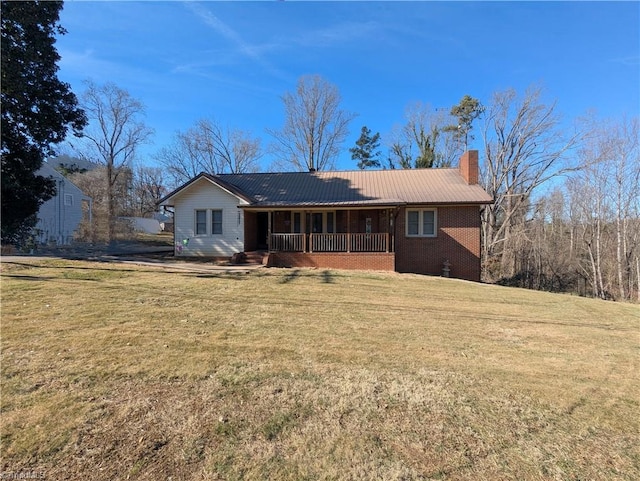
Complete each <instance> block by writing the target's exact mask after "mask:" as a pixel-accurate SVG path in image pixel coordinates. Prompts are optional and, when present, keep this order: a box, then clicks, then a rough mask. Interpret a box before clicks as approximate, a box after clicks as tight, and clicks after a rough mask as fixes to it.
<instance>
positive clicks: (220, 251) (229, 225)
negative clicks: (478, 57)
mask: <svg viewBox="0 0 640 481" xmlns="http://www.w3.org/2000/svg"><path fill="white" fill-rule="evenodd" d="M188 184H189V185H190V188H189V189H184V190H183V189H179V191H176V192H175V193H174V195H171V194H170V195H169V196H168V197H167V198H165V199H168V198H171V200H172V201H173V203H174V205H175V206H176V208H175V214H174V219H175V231H174V232H175V234H174V238H175V242H176V254H177V255H183V256H212V257H229V256H232V255H233V254H235V253H236V252H242V251H243V250H244V212H243V211H242V209H239V208H238V206H241V205H249V199H247V198H245V197H244V196H242V195H239V194H238V193H236V192H234V190H233V187H232V186H228V187H229V189H226V188H225V187H224V186H223V185H221V183H220V182H219V181H218V182H212V181H211V180H210V179H209V178H207V177H197V178H195V179H192V181H191V182H190V183H188Z"/></svg>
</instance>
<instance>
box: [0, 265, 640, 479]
mask: <svg viewBox="0 0 640 481" xmlns="http://www.w3.org/2000/svg"><path fill="white" fill-rule="evenodd" d="M328 280H329V281H330V282H328ZM364 299H366V300H364ZM639 322H640V309H639V308H638V306H634V305H622V304H615V303H608V302H602V301H595V300H590V299H582V298H576V297H571V296H561V295H552V294H545V293H538V292H530V291H523V290H517V289H510V288H503V287H496V286H487V285H481V284H473V283H468V282H461V281H455V280H449V279H437V278H428V277H421V276H413V275H398V274H382V273H353V272H343V271H322V270H304V269H301V270H279V269H266V270H265V269H262V270H258V271H252V272H249V273H242V274H231V273H230V274H225V273H217V274H216V275H215V276H208V277H201V276H199V275H198V274H194V273H189V272H165V271H163V270H162V269H160V268H153V267H147V266H145V267H140V266H131V265H119V264H97V263H87V262H74V261H39V262H33V263H30V262H29V261H25V262H21V263H20V264H9V263H3V264H2V336H1V337H2V339H1V342H2V358H1V361H2V365H1V367H2V399H1V406H0V407H1V417H2V419H1V420H2V428H1V434H2V436H1V449H2V472H3V473H44V475H45V476H46V479H61V480H62V479H83V478H86V479H96V480H112V479H139V480H157V479H168V478H169V477H171V479H173V480H196V479H225V480H233V479H296V480H297V479H314V480H315V479H327V480H328V479H398V480H399V479H454V480H455V479H461V480H462V479H480V480H494V479H594V480H598V479H602V480H605V479H629V480H631V479H637V478H638V477H640V451H639V449H638V443H637V436H638V430H639V424H638V420H637V417H638V416H637V414H638V399H639V398H640V396H639V394H640V386H639V384H640V383H639V382H638V376H637V372H638V371H637V368H638V362H637V361H638V327H639V326H638V324H639Z"/></svg>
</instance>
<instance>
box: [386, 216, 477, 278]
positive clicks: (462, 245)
mask: <svg viewBox="0 0 640 481" xmlns="http://www.w3.org/2000/svg"><path fill="white" fill-rule="evenodd" d="M416 208H419V207H416ZM405 224H406V211H405V209H404V208H402V209H400V211H399V213H398V216H397V217H396V224H395V226H396V229H395V231H396V238H395V246H396V265H395V269H396V271H398V272H413V273H416V274H430V275H437V276H440V275H442V268H443V263H444V262H445V261H446V260H449V262H450V263H451V266H450V277H455V278H458V279H467V280H470V281H480V208H479V207H478V206H460V207H458V206H451V207H437V226H438V230H437V236H436V237H407V236H406V234H405V233H406V226H405Z"/></svg>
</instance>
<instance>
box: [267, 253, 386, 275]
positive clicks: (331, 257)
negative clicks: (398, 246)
mask: <svg viewBox="0 0 640 481" xmlns="http://www.w3.org/2000/svg"><path fill="white" fill-rule="evenodd" d="M268 265H269V266H270V267H322V268H326V269H353V270H374V271H393V270H394V267H395V255H394V254H393V253H386V252H375V253H373V252H357V253H356V252H352V253H346V252H336V253H330V252H314V253H309V252H272V253H271V254H269V264H268Z"/></svg>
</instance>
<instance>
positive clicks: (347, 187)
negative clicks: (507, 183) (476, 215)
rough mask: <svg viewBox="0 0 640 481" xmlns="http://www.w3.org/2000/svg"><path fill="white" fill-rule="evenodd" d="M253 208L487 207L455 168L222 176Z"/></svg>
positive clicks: (483, 195)
mask: <svg viewBox="0 0 640 481" xmlns="http://www.w3.org/2000/svg"><path fill="white" fill-rule="evenodd" d="M219 177H220V179H221V180H223V181H224V182H226V183H228V184H231V185H233V186H235V187H236V188H237V189H238V190H239V191H241V192H244V193H245V194H246V195H247V196H249V197H251V198H253V199H254V200H255V202H254V203H253V205H256V206H259V205H261V206H269V205H274V206H277V205H287V206H296V205H300V206H312V205H367V204H370V205H382V204H390V205H397V204H400V203H407V204H443V203H445V204H461V203H476V204H482V203H490V202H492V199H491V197H490V196H489V195H488V194H487V193H486V192H485V191H484V190H483V189H482V187H480V186H479V185H468V184H467V183H466V182H465V181H464V179H463V178H462V176H461V175H460V173H459V172H458V169H412V170H381V171H371V170H369V171H367V170H358V171H339V172H290V173H270V174H266V173H265V174H223V175H220V176H219Z"/></svg>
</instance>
